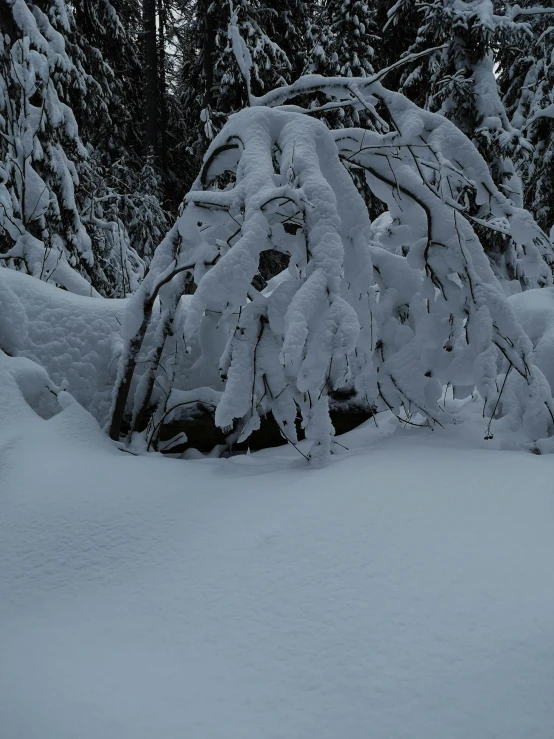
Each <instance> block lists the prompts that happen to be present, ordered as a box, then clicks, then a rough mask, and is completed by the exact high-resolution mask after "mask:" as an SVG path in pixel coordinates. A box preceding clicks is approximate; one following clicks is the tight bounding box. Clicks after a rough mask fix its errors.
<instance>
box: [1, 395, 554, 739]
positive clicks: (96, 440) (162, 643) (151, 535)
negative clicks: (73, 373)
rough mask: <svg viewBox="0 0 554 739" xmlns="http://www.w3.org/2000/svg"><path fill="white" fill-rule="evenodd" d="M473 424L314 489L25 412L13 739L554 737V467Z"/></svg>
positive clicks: (365, 433) (12, 523) (341, 462)
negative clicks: (118, 443) (503, 445)
mask: <svg viewBox="0 0 554 739" xmlns="http://www.w3.org/2000/svg"><path fill="white" fill-rule="evenodd" d="M10 409H11V410H10ZM16 419H17V420H16ZM468 424H469V425H468ZM470 426H471V421H468V422H467V424H466V425H464V424H462V425H460V426H455V427H451V428H449V429H448V430H447V431H445V432H434V433H432V432H428V431H422V430H409V429H405V430H404V431H402V430H401V429H400V428H399V427H398V425H397V424H396V422H394V424H393V423H391V422H389V421H388V420H387V419H386V418H385V419H384V420H383V421H382V422H381V424H380V429H379V430H378V431H377V430H375V428H374V427H373V426H372V424H366V426H365V427H364V428H362V429H360V430H358V431H356V432H353V433H352V434H350V435H348V437H342V441H345V440H346V441H347V443H348V445H349V446H350V449H351V451H350V452H349V453H346V452H345V454H344V457H342V458H339V459H337V461H336V462H335V463H333V464H332V465H331V466H330V467H328V468H326V469H323V470H316V469H311V468H309V467H308V466H307V465H305V463H304V462H303V460H302V459H301V458H300V457H296V456H294V454H295V453H294V451H293V450H292V451H290V450H288V449H287V448H284V449H283V448H281V449H278V450H273V451H268V452H264V453H260V454H256V455H251V456H242V457H235V458H233V459H230V460H215V459H206V460H199V461H190V460H187V461H185V460H171V459H162V458H161V457H159V456H157V455H150V456H145V457H133V456H131V455H129V454H124V453H122V452H119V451H117V450H115V449H114V448H113V447H112V446H111V445H110V443H109V442H108V441H107V440H106V439H105V438H104V437H102V436H101V434H100V432H99V430H98V428H97V427H96V424H95V422H94V421H93V420H92V418H91V417H90V416H88V414H86V412H85V411H83V410H82V409H81V408H80V407H79V406H78V405H76V404H71V403H69V404H68V406H67V407H66V408H65V410H64V411H63V412H62V413H60V414H59V415H57V416H55V417H53V418H52V419H50V420H48V421H45V420H42V419H39V418H38V417H36V416H35V415H34V414H33V412H32V411H31V410H30V409H28V408H27V406H25V407H24V408H17V409H16V408H15V406H13V404H12V406H9V405H6V407H5V408H4V413H3V415H1V416H0V498H1V508H2V515H1V517H0V556H1V560H2V568H1V571H0V623H1V624H2V628H1V629H0V654H1V655H2V657H1V660H0V727H1V730H0V735H1V736H2V739H100V738H101V739H127V738H129V739H152V737H159V738H160V739H173V738H175V739H177V738H179V739H182V738H183V737H187V738H189V737H190V738H191V739H231V738H232V739H239V738H240V739H261V738H263V739H306V738H308V737H309V738H312V737H313V738H314V739H315V738H317V739H337V738H339V737H340V738H343V737H344V738H348V739H358V738H359V739H362V738H363V739H368V737H369V738H370V739H373V738H375V739H385V738H390V739H402V738H406V739H407V738H409V739H468V737H471V739H485V738H487V739H489V738H490V739H492V738H493V737H494V738H495V739H552V736H553V727H554V701H553V700H552V696H553V695H554V639H553V637H554V619H553V614H554V589H553V588H552V562H553V561H554V537H553V536H552V528H553V521H554V491H553V488H554V482H553V480H554V458H552V456H544V457H536V456H533V455H530V454H524V453H521V452H499V451H495V450H492V449H487V448H479V444H477V445H475V444H473V445H472V443H471V442H470V441H469V439H470V438H479V437H478V435H477V434H475V433H473V432H474V430H472V429H471V428H470ZM485 445H486V442H482V443H481V445H480V446H481V447H484V446H485Z"/></svg>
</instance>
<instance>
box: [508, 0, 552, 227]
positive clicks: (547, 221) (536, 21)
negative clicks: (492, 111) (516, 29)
mask: <svg viewBox="0 0 554 739" xmlns="http://www.w3.org/2000/svg"><path fill="white" fill-rule="evenodd" d="M542 5H543V6H544V8H545V10H550V11H554V3H553V2H552V0H549V1H548V2H543V3H542ZM522 8H523V9H525V10H529V11H533V12H531V13H530V14H529V15H527V16H525V18H524V19H525V21H526V23H527V27H528V33H527V34H526V35H525V36H524V37H523V38H522V39H521V41H520V43H519V44H517V45H516V44H512V45H506V46H504V47H501V49H500V50H499V53H498V54H497V57H496V58H497V61H498V64H499V68H500V75H499V85H500V90H501V94H502V99H503V102H504V105H505V107H506V110H507V112H508V115H509V117H510V121H511V123H512V125H513V126H514V127H515V128H518V129H520V130H522V131H524V132H525V136H526V138H527V139H528V140H529V142H530V144H531V145H532V147H533V151H532V154H530V155H529V156H528V157H526V158H525V159H524V160H522V161H521V162H520V163H519V171H520V174H521V177H522V180H523V186H524V203H525V206H526V207H527V208H528V209H529V210H530V211H531V212H532V213H533V214H534V215H535V217H536V219H537V220H538V222H539V223H540V224H541V226H542V227H543V228H544V229H545V230H546V231H549V230H550V229H551V228H552V226H553V225H554V122H553V118H554V52H553V48H554V46H553V44H554V28H553V27H552V22H553V19H554V15H553V14H552V12H551V13H547V12H544V13H541V12H537V11H538V7H537V3H536V2H529V0H525V2H522Z"/></svg>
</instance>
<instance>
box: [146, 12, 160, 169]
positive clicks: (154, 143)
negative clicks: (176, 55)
mask: <svg viewBox="0 0 554 739" xmlns="http://www.w3.org/2000/svg"><path fill="white" fill-rule="evenodd" d="M142 21H143V30H144V107H145V113H146V130H145V144H146V154H147V155H150V154H151V155H153V156H154V158H155V160H156V161H158V157H159V145H158V44H157V34H156V0H142Z"/></svg>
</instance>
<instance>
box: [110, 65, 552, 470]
mask: <svg viewBox="0 0 554 739" xmlns="http://www.w3.org/2000/svg"><path fill="white" fill-rule="evenodd" d="M300 92H302V94H307V92H317V93H323V94H326V95H328V96H329V97H331V98H336V99H341V98H344V99H346V98H348V96H351V97H353V98H355V99H357V100H358V99H359V103H360V104H361V105H364V106H370V107H371V108H372V109H374V110H375V111H376V112H377V113H378V115H380V116H381V117H382V120H386V121H387V122H388V131H386V130H385V131H383V129H380V130H378V131H371V130H367V129H362V128H349V129H341V130H340V131H329V130H328V128H327V127H326V125H325V124H324V123H323V122H321V121H319V120H317V119H315V118H313V117H312V116H307V115H305V114H304V113H303V112H299V111H297V110H295V109H291V106H286V105H282V103H283V102H285V101H286V100H289V99H291V98H294V97H295V96H298V94H299V93H300ZM356 96H357V97H356ZM263 99H264V100H266V102H268V103H271V105H272V106H273V107H269V106H266V105H261V104H259V102H260V100H261V99H259V100H258V101H257V103H256V105H254V106H253V107H251V108H250V109H248V110H245V111H242V112H241V113H238V114H236V115H234V116H232V117H231V119H230V120H229V122H228V123H227V125H226V126H225V127H224V129H223V130H222V131H221V132H220V134H218V136H217V137H216V138H215V139H214V141H213V142H212V144H211V146H210V149H209V150H208V152H207V153H206V156H205V162H204V166H203V168H202V171H201V173H200V175H199V177H198V179H197V181H196V183H195V185H194V186H193V189H192V190H191V192H190V193H189V194H188V195H187V197H186V200H185V203H184V204H183V207H182V211H181V215H180V217H179V219H178V222H177V224H176V226H175V227H174V229H173V230H172V232H171V234H170V235H169V236H168V238H167V239H166V241H165V242H164V244H162V245H161V247H160V248H159V249H158V251H157V252H156V256H155V258H154V261H153V263H152V268H151V272H150V274H149V275H148V277H147V278H146V280H145V281H144V283H143V285H142V286H141V288H140V290H139V291H138V293H137V294H136V295H135V296H134V297H133V299H132V306H133V307H132V309H131V310H130V312H129V324H128V326H127V327H126V331H125V337H126V342H127V344H126V350H125V351H124V353H123V356H122V359H121V362H120V368H119V372H118V383H117V387H116V392H115V394H114V412H113V415H112V431H111V432H112V437H113V438H118V437H119V434H120V431H121V428H122V422H123V419H124V417H125V416H127V417H128V418H129V420H130V423H131V429H132V430H134V431H140V430H141V429H142V428H144V427H145V423H146V421H147V419H148V418H150V421H149V429H150V431H149V439H150V442H151V440H152V438H154V437H156V438H157V435H158V432H159V429H160V427H161V425H162V424H163V423H164V419H165V418H167V417H168V416H170V415H171V408H172V407H173V406H172V402H174V400H172V399H175V398H176V397H177V395H176V394H175V391H178V390H179V389H180V388H181V389H182V390H184V391H187V392H188V391H189V390H193V389H194V382H195V380H194V378H195V377H198V376H199V374H200V375H201V376H202V385H205V384H206V379H205V378H206V376H211V377H214V379H213V389H214V391H217V392H221V395H218V402H217V408H216V410H215V420H216V423H217V425H218V426H220V427H221V428H222V429H225V430H226V432H227V433H229V434H231V437H232V438H233V439H235V440H238V441H242V440H244V439H247V438H248V436H249V435H250V434H251V433H252V432H253V431H254V430H256V429H257V428H258V427H259V425H260V419H261V417H262V416H264V415H266V414H268V413H271V414H272V415H273V417H274V419H275V420H276V422H277V424H278V426H279V428H280V429H281V432H282V434H283V437H284V438H285V439H287V440H288V441H290V442H291V443H293V444H295V445H296V443H297V423H298V419H300V422H301V424H302V426H303V427H304V430H305V435H306V437H307V438H308V439H309V440H311V442H312V448H311V451H310V455H309V456H310V459H311V460H312V461H313V462H315V463H322V462H323V461H324V460H325V459H326V458H327V457H328V455H329V454H330V453H331V452H332V451H333V449H334V439H333V437H334V431H333V427H332V424H331V422H330V418H329V398H330V397H333V396H334V395H335V394H337V393H339V392H340V393H343V394H345V395H348V396H354V397H356V398H357V399H358V400H359V401H360V402H363V403H365V405H366V407H370V408H373V409H374V410H375V411H376V412H377V411H379V410H385V409H388V410H390V411H392V412H393V413H394V414H395V415H397V416H398V418H399V419H401V420H402V421H403V422H405V423H412V424H416V425H422V424H423V425H430V426H435V425H444V424H446V423H448V422H449V415H448V413H447V412H446V410H445V408H444V407H443V406H444V404H441V403H439V400H440V398H441V397H443V396H444V392H445V391H444V389H445V387H452V388H453V389H454V393H455V394H456V395H458V396H462V397H463V396H465V395H468V394H469V393H471V392H473V391H475V390H476V391H477V392H478V393H479V394H480V396H481V398H482V401H483V412H484V415H485V417H486V418H487V419H488V420H487V421H486V423H485V427H484V431H485V433H486V434H488V435H490V433H491V422H492V421H493V419H497V418H500V417H503V416H508V417H509V419H510V423H512V425H515V424H519V425H520V426H522V427H523V428H524V429H525V430H526V432H527V434H528V436H529V438H530V439H531V440H533V441H534V440H536V439H538V438H542V437H545V436H547V435H549V434H551V433H552V428H553V419H554V405H553V402H552V396H551V391H550V387H549V385H548V383H547V381H546V380H545V378H544V376H543V375H542V373H541V372H540V370H539V369H538V368H537V367H536V366H535V364H534V360H533V353H532V346H531V343H530V341H529V339H528V338H527V336H526V335H525V333H524V331H523V330H522V328H521V326H520V325H519V323H518V321H517V320H516V317H515V315H514V313H513V311H512V310H511V308H510V305H509V303H508V301H507V299H506V295H505V292H504V290H503V288H502V282H506V281H507V280H508V279H509V278H512V279H515V280H517V282H518V285H519V284H521V285H523V286H524V287H526V286H533V285H538V284H551V283H552V273H551V268H550V265H551V264H552V261H553V260H552V249H551V245H550V243H549V242H548V240H547V238H546V237H545V235H544V234H543V233H542V231H541V230H540V229H539V228H538V227H537V225H536V224H535V223H534V221H533V219H532V218H531V216H530V215H529V214H528V213H527V212H526V211H524V210H522V209H520V208H516V207H514V205H513V204H512V203H511V202H510V201H509V200H508V199H507V198H506V197H505V196H504V195H503V194H502V193H501V192H500V191H499V190H498V189H497V188H496V187H495V185H494V182H493V180H492V178H491V176H490V173H489V171H488V168H487V166H486V164H485V162H484V161H483V160H482V158H481V157H480V155H479V153H478V152H477V150H476V149H475V147H474V145H473V144H472V143H471V142H470V141H469V140H468V139H467V138H466V137H465V136H464V135H463V134H462V133H461V132H460V131H459V130H458V129H457V128H456V127H455V126H454V125H453V124H452V123H450V122H449V121H448V120H446V119H445V118H444V117H442V116H439V115H435V114H431V113H427V112H425V111H422V110H420V109H419V108H417V106H415V105H413V104H412V103H411V102H410V101H408V100H407V99H406V98H405V97H404V96H402V95H400V94H397V93H393V92H390V91H389V90H387V89H386V88H384V87H383V86H382V85H381V84H380V82H379V81H378V80H373V81H368V80H363V79H360V80H354V81H353V80H351V79H341V78H332V79H331V80H327V79H324V78H319V77H307V78H304V79H301V80H299V81H298V82H297V83H295V84H294V85H290V86H289V87H287V88H283V89H279V90H276V91H273V92H272V93H269V94H268V96H264V98H263ZM360 175H363V176H364V177H365V180H366V182H367V185H368V186H369V188H370V189H371V191H372V193H373V195H374V196H376V197H378V198H379V199H380V200H381V201H383V202H384V203H385V204H386V205H387V207H388V210H389V217H390V223H391V225H390V227H389V229H388V236H387V238H386V239H383V240H379V241H376V240H375V239H374V236H373V235H372V234H373V227H372V225H371V223H370V220H369V217H368V212H367V207H366V204H365V202H364V200H363V199H362V197H361V195H360V193H359V191H358V189H357V187H356V185H355V184H354V182H355V179H356V178H359V176H360ZM472 224H473V225H475V226H478V227H480V228H483V227H486V228H491V229H493V230H496V231H499V232H500V233H502V234H504V235H509V237H510V242H509V243H510V248H509V249H508V250H506V253H505V254H504V255H503V256H504V259H505V263H504V265H503V264H500V263H496V262H491V260H490V259H489V258H488V257H487V255H486V254H485V252H484V250H483V248H482V246H481V244H480V242H479V239H478V237H477V235H476V232H475V231H474V229H473V225H472ZM387 239H388V240H387ZM271 249H273V250H277V251H281V252H282V253H284V254H286V255H287V256H288V257H289V259H290V261H289V266H288V268H287V269H286V270H285V271H284V272H283V273H282V274H281V275H279V277H278V278H275V280H276V282H275V283H274V284H271V283H270V286H268V288H267V289H265V290H262V291H261V292H260V291H258V290H257V289H256V288H255V287H254V285H253V282H254V281H255V278H256V275H257V273H258V268H259V260H260V255H261V253H262V252H263V251H266V250H271ZM187 279H188V280H193V281H194V283H195V285H196V291H195V292H194V295H193V296H192V297H191V299H190V303H189V305H188V309H187V310H186V311H181V312H180V310H179V305H180V299H181V295H182V293H183V291H184V285H185V281H186V280H187ZM156 301H159V312H158V313H157V314H156V317H155V320H154V312H153V309H154V304H155V303H156ZM150 325H152V331H153V341H152V342H151V344H150V349H149V351H148V353H147V354H146V356H143V358H142V359H141V360H140V361H141V362H143V363H144V364H145V365H146V369H145V370H144V372H143V374H142V376H141V378H140V380H139V381H138V382H137V381H136V378H135V380H134V379H133V378H134V373H135V369H136V367H137V364H138V363H139V355H140V352H141V349H142V346H143V342H144V337H145V334H146V331H147V329H148V327H149V326H150ZM164 351H165V353H166V355H167V354H172V356H173V353H174V359H173V360H171V362H170V363H169V364H167V363H166V365H165V367H164V368H163V376H162V375H161V374H160V372H159V370H160V369H161V368H162V355H163V353H164ZM179 352H181V354H182V356H183V357H184V356H192V359H191V360H190V361H189V360H187V361H185V360H184V359H183V358H180V357H179ZM168 361H169V360H168ZM216 367H219V373H220V378H219V379H215V376H214V375H215V373H214V370H215V368H216ZM132 387H133V388H134V389H133V395H132V403H131V404H129V403H128V402H127V401H128V394H129V391H130V389H131V388H132ZM187 397H188V396H187ZM150 442H149V443H150Z"/></svg>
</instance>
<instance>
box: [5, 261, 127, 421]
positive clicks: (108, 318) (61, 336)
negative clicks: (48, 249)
mask: <svg viewBox="0 0 554 739" xmlns="http://www.w3.org/2000/svg"><path fill="white" fill-rule="evenodd" d="M6 295H8V297H9V298H10V299H9V300H5V303H6V310H5V311H4V308H3V306H4V302H2V298H1V297H0V309H1V310H2V319H3V320H2V321H1V322H0V323H1V325H2V327H6V328H5V329H4V331H5V332H6V334H7V332H8V330H9V331H10V335H9V336H6V339H5V341H6V343H9V346H8V348H7V349H6V351H9V350H10V348H13V349H17V353H18V354H20V355H21V356H23V357H27V358H28V359H30V360H32V361H33V362H36V363H37V364H38V365H40V366H41V367H43V368H44V370H45V371H46V372H47V373H48V375H49V377H50V378H51V380H52V382H53V383H55V384H56V385H59V386H61V385H62V384H64V386H66V387H67V389H68V390H69V391H70V392H71V394H72V395H73V397H74V398H75V399H76V400H77V401H78V402H79V403H81V405H82V406H83V407H84V408H86V409H87V410H89V411H90V412H91V413H92V414H93V415H94V416H95V418H96V419H97V420H98V421H99V422H100V423H105V421H106V420H107V414H108V411H109V407H110V397H111V391H112V387H113V383H114V379H115V374H116V365H117V361H116V360H117V356H118V353H119V352H120V351H121V339H120V336H121V316H122V313H123V310H124V306H125V304H126V301H125V300H104V299H102V298H92V297H91V298H88V297H83V296H80V295H74V294H73V293H69V292H66V291H65V290H60V289H59V288H57V287H55V286H53V285H49V284H48V283H45V282H42V281H40V280H37V279H35V278H33V277H29V276H27V275H24V274H23V273H21V272H16V271H14V270H9V269H0V296H6ZM8 304H9V306H8ZM8 307H9V308H10V310H11V312H12V313H14V320H7V321H6V320H5V318H6V316H8V319H9V313H8V310H7V309H8ZM22 316H23V318H22ZM16 319H17V321H16ZM19 326H21V327H22V328H23V329H24V330H21V332H20V331H18V329H19ZM16 337H17V341H16ZM2 338H3V337H2V335H0V346H5V344H3V343H2Z"/></svg>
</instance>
